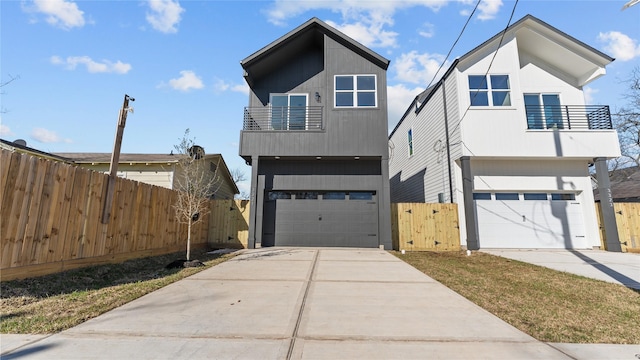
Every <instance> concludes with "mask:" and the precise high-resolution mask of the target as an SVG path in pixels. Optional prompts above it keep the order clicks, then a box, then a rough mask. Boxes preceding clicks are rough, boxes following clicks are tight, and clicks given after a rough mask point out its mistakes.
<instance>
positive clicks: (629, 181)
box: [593, 166, 640, 202]
mask: <svg viewBox="0 0 640 360" xmlns="http://www.w3.org/2000/svg"><path fill="white" fill-rule="evenodd" d="M609 179H610V181H611V195H612V197H613V201H615V202H640V167H638V166H632V167H628V168H624V169H618V170H614V171H611V172H610V173H609ZM593 197H594V199H595V200H596V201H600V193H599V191H598V188H595V189H594V190H593Z"/></svg>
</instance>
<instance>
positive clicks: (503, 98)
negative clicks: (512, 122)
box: [492, 91, 511, 106]
mask: <svg viewBox="0 0 640 360" xmlns="http://www.w3.org/2000/svg"><path fill="white" fill-rule="evenodd" d="M492 95H493V106H511V96H510V94H509V92H508V91H494V92H493V93H492Z"/></svg>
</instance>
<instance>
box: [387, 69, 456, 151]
mask: <svg viewBox="0 0 640 360" xmlns="http://www.w3.org/2000/svg"><path fill="white" fill-rule="evenodd" d="M459 62H460V59H455V60H454V61H453V63H451V66H449V68H448V69H447V71H446V72H445V73H444V75H442V77H441V78H440V80H438V82H437V83H436V84H435V85H433V86H432V87H433V90H431V92H430V93H429V95H427V97H425V98H424V100H423V101H422V104H420V107H419V108H418V109H417V110H416V113H420V111H422V108H423V107H424V106H425V105H426V104H427V102H429V100H431V98H432V97H433V95H434V94H435V93H436V91H438V89H439V88H440V87H441V86H442V84H444V81H445V80H447V79H448V78H449V75H451V73H452V72H453V70H454V69H455V68H456V67H457V66H458V63H459ZM425 90H426V89H425ZM418 96H420V94H418V95H417V96H416V97H415V98H414V99H413V101H412V102H411V105H409V107H408V108H407V111H405V112H404V114H403V115H402V117H401V118H400V121H398V123H397V124H396V126H395V127H394V128H393V130H392V131H391V133H390V134H389V139H391V137H392V136H393V134H394V133H395V132H396V130H398V128H399V127H400V125H401V124H402V123H403V122H404V119H405V118H406V117H407V115H408V114H409V112H410V111H411V109H412V108H413V106H414V104H415V103H416V101H417V100H418Z"/></svg>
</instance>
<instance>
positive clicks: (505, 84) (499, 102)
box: [468, 75, 511, 106]
mask: <svg viewBox="0 0 640 360" xmlns="http://www.w3.org/2000/svg"><path fill="white" fill-rule="evenodd" d="M487 79H489V80H490V81H487ZM468 81H469V99H470V104H471V106H511V94H510V91H509V90H510V86H511V85H510V84H509V75H489V77H488V78H487V76H485V75H469V77H468Z"/></svg>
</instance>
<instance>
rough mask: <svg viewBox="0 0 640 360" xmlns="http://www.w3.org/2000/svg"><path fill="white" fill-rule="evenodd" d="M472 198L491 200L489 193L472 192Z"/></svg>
mask: <svg viewBox="0 0 640 360" xmlns="http://www.w3.org/2000/svg"><path fill="white" fill-rule="evenodd" d="M473 200H491V193H473Z"/></svg>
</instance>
